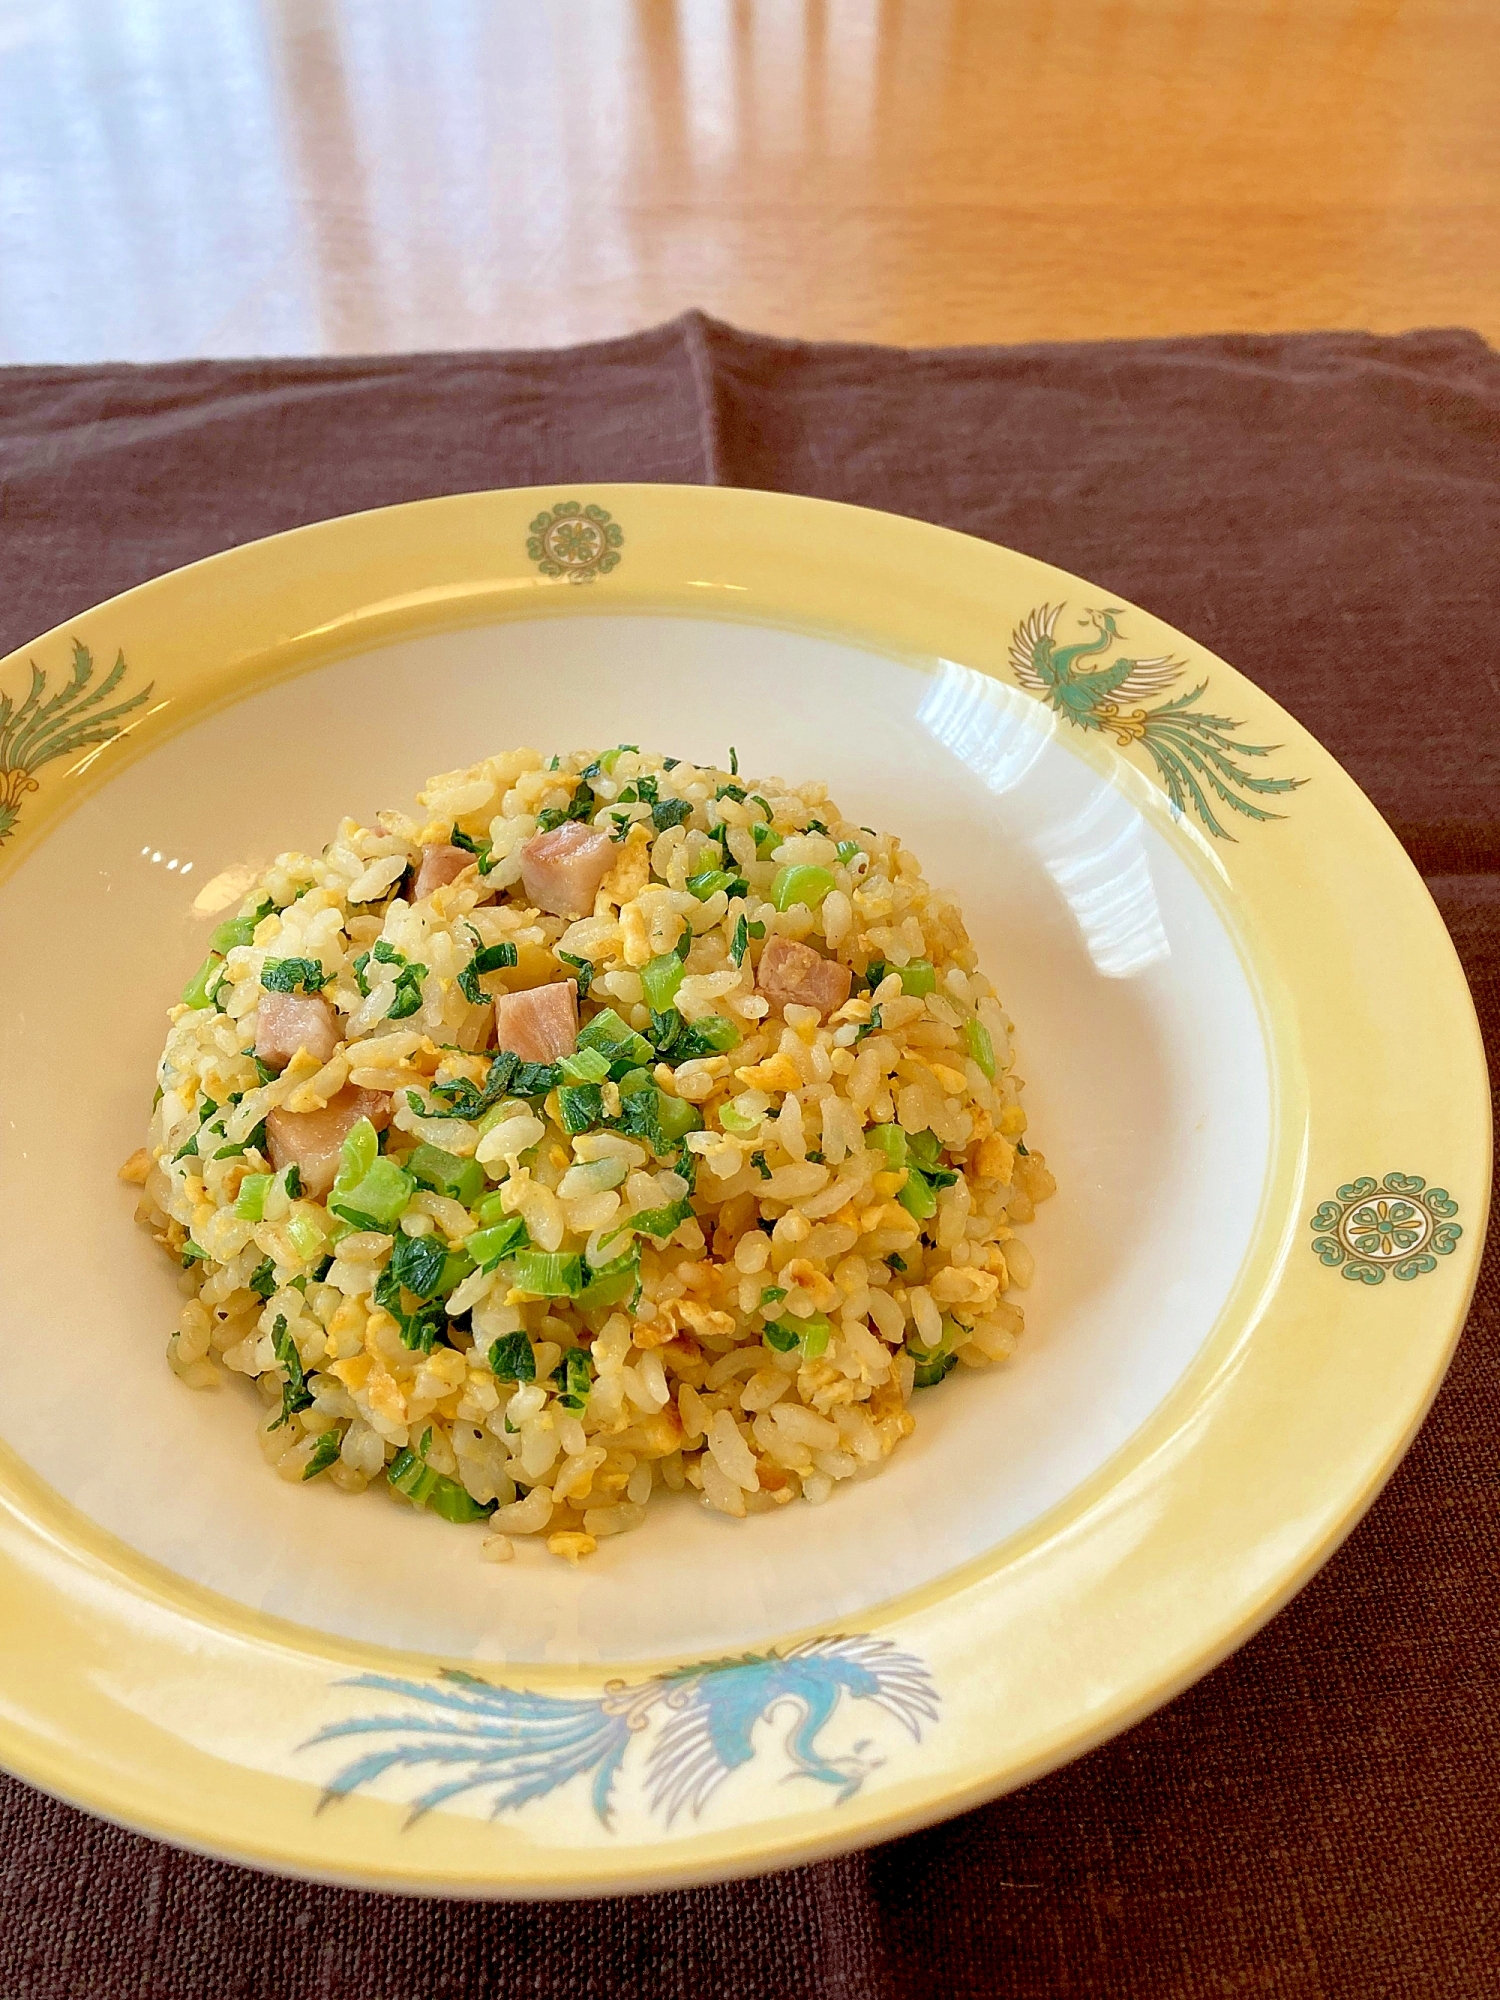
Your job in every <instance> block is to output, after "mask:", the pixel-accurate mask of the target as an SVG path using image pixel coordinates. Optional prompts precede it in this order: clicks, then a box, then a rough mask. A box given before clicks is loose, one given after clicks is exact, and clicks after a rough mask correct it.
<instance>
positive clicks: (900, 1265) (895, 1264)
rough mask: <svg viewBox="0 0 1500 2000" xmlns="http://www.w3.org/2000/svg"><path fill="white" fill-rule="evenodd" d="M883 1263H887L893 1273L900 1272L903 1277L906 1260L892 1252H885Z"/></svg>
mask: <svg viewBox="0 0 1500 2000" xmlns="http://www.w3.org/2000/svg"><path fill="white" fill-rule="evenodd" d="M885 1261H886V1262H887V1264H889V1265H890V1267H891V1269H892V1270H893V1271H900V1272H901V1273H902V1274H903V1275H904V1274H905V1271H906V1259H905V1258H904V1257H898V1256H897V1255H896V1253H895V1251H894V1250H891V1251H888V1252H887V1254H886V1260H885Z"/></svg>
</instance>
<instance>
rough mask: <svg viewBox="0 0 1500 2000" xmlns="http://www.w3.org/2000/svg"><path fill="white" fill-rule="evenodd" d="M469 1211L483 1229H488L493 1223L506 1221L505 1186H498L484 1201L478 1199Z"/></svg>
mask: <svg viewBox="0 0 1500 2000" xmlns="http://www.w3.org/2000/svg"><path fill="white" fill-rule="evenodd" d="M469 1212H470V1214H471V1215H472V1216H473V1217H474V1220H475V1221H476V1222H477V1223H478V1224H479V1227H480V1228H481V1229H488V1228H489V1227H490V1226H491V1224H492V1223H496V1222H504V1221H505V1220H506V1212H505V1190H504V1188H496V1189H495V1190H494V1192H493V1193H492V1194H487V1195H486V1196H485V1197H484V1199H483V1200H482V1201H476V1202H475V1204H474V1206H473V1208H472V1209H471V1210H470V1211H469Z"/></svg>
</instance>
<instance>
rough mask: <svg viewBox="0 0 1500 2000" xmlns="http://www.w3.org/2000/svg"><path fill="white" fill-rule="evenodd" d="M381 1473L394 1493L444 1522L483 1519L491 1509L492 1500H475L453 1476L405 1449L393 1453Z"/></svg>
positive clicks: (488, 1515) (493, 1509)
mask: <svg viewBox="0 0 1500 2000" xmlns="http://www.w3.org/2000/svg"><path fill="white" fill-rule="evenodd" d="M385 1476H386V1478H387V1479H388V1480H389V1481H390V1483H391V1485H392V1486H394V1487H395V1489H396V1491H397V1492H398V1493H404V1494H405V1495H406V1497H407V1498H408V1499H409V1500H410V1501H412V1502H413V1504H414V1505H416V1506H418V1507H426V1508H427V1509H428V1510H429V1511H430V1512H431V1513H434V1514H436V1515H438V1517H439V1518H440V1519H441V1520H444V1521H454V1522H459V1523H462V1522H467V1521H487V1520H488V1519H489V1517H490V1515H491V1514H493V1513H494V1511H495V1502H494V1501H493V1500H489V1501H483V1502H481V1501H479V1500H475V1499H474V1498H473V1497H472V1495H471V1494H470V1493H469V1492H468V1490H467V1489H466V1488H465V1487H463V1486H460V1485H459V1483H458V1481H457V1480H456V1479H447V1478H445V1477H444V1476H443V1474H442V1473H441V1472H434V1471H432V1469H431V1468H430V1467H429V1466H426V1465H424V1464H423V1463H422V1460H421V1459H420V1458H419V1457H418V1456H417V1454H416V1452H414V1451H411V1450H409V1449H408V1450H406V1451H398V1452H397V1454H396V1456H395V1457H394V1458H393V1459H392V1460H391V1463H390V1469H389V1470H388V1471H387V1473H386V1475H385Z"/></svg>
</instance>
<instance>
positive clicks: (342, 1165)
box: [335, 1118, 380, 1192]
mask: <svg viewBox="0 0 1500 2000" xmlns="http://www.w3.org/2000/svg"><path fill="white" fill-rule="evenodd" d="M379 1157H380V1134H379V1133H378V1132H377V1131H376V1130H375V1127H374V1126H373V1125H372V1124H371V1123H370V1121H369V1119H368V1118H361V1119H360V1121H359V1123H358V1124H357V1125H351V1126H350V1127H349V1130H348V1132H347V1133H346V1134H345V1137H344V1143H343V1145H342V1146H341V1147H340V1148H339V1179H340V1180H347V1181H348V1182H349V1183H350V1184H351V1185H352V1184H353V1183H354V1182H355V1181H362V1180H363V1179H364V1177H365V1175H366V1174H367V1173H368V1172H369V1171H370V1169H371V1167H373V1166H374V1164H375V1162H376V1160H377V1159H378V1158H379ZM336 1191H337V1189H335V1192H336Z"/></svg>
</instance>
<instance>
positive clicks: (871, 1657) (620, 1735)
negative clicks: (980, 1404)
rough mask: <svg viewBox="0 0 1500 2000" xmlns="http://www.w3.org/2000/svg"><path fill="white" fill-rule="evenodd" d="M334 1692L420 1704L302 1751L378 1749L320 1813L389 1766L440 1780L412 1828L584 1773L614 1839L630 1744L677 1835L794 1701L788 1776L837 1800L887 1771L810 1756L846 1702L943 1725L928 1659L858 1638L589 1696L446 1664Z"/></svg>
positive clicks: (357, 1764) (858, 1752) (864, 1752)
mask: <svg viewBox="0 0 1500 2000" xmlns="http://www.w3.org/2000/svg"><path fill="white" fill-rule="evenodd" d="M340 1685H341V1686H343V1687H358V1688H374V1689H378V1690H379V1691H380V1692H381V1693H383V1694H393V1695H399V1696H401V1697H403V1698H404V1699H405V1700H407V1701H410V1702H412V1703H415V1704H416V1707H415V1708H414V1709H411V1710H402V1711H398V1712H391V1713H385V1714H380V1715H362V1716H357V1717H355V1718H354V1719H353V1720H351V1721H348V1722H334V1723H330V1724H329V1725H328V1726H327V1728H325V1729H320V1730H319V1731H318V1733H317V1735H316V1736H313V1737H311V1738H309V1740H308V1741H307V1742H306V1743H304V1744H303V1745H302V1746H301V1747H302V1748H303V1749H304V1750H307V1749H311V1748H313V1747H314V1746H315V1745H317V1744H320V1743H331V1742H334V1741H335V1740H338V1739H341V1738H345V1737H350V1738H367V1739H368V1738H378V1739H380V1740H379V1742H378V1744H376V1745H375V1746H374V1747H372V1748H371V1749H369V1750H368V1751H367V1752H366V1753H365V1754H364V1755H363V1756H361V1757H358V1758H356V1759H355V1760H354V1762H353V1763H350V1764H346V1765H345V1766H344V1768H343V1769H342V1770H341V1771H339V1772H338V1773H337V1774H336V1775H335V1776H334V1777H333V1778H332V1779H331V1780H330V1781H329V1783H328V1785H327V1788H326V1790H325V1792H324V1795H323V1799H322V1802H321V1805H320V1807H319V1810H320V1811H321V1810H322V1806H326V1805H328V1804H330V1803H331V1802H332V1801H333V1800H335V1799H341V1798H346V1797H347V1796H348V1795H349V1793H351V1792H355V1791H358V1790H359V1789H360V1787H361V1786H363V1785H368V1784H370V1783H372V1782H373V1781H374V1780H375V1779H377V1778H380V1777H382V1776H384V1774H385V1773H386V1772H388V1771H393V1770H400V1769H411V1770H422V1771H427V1772H435V1773H436V1774H437V1775H436V1781H435V1782H433V1783H431V1784H429V1785H428V1787H427V1789H426V1790H425V1791H423V1792H421V1793H420V1794H419V1795H418V1797H417V1798H415V1799H414V1800H413V1801H412V1804H411V1813H410V1819H409V1820H408V1824H411V1822H412V1821H414V1820H418V1819H420V1818H421V1817H422V1815H423V1814H424V1813H429V1812H432V1811H433V1810H434V1809H435V1808H436V1807H439V1806H442V1805H446V1804H447V1802H448V1801H449V1800H450V1799H454V1798H457V1797H458V1796H459V1795H460V1794H461V1793H465V1792H481V1793H482V1792H489V1793H490V1794H492V1796H491V1800H490V1817H491V1818H492V1819H493V1818H496V1817H497V1816H498V1815H499V1814H500V1813H502V1812H508V1811H513V1810H514V1809H515V1808H516V1807H518V1806H523V1805H525V1804H526V1803H527V1802H528V1800H531V1799H538V1798H542V1797H544V1796H545V1795H546V1794H547V1793H549V1792H554V1791H556V1790H557V1789H558V1788H559V1787H560V1786H562V1785H565V1784H567V1783H568V1782H569V1780H570V1779H573V1778H577V1777H582V1776H586V1775H589V1774H592V1780H593V1782H592V1785H591V1788H590V1797H591V1800H592V1803H593V1808H594V1811H595V1813H596V1814H597V1815H598V1818H599V1820H600V1822H601V1823H602V1824H603V1825H604V1826H606V1827H610V1828H611V1829H612V1827H613V1810H614V1802H613V1793H614V1784H615V1779H616V1777H617V1776H618V1775H619V1772H620V1768H621V1766H622V1764H623V1763H624V1761H625V1758H626V1755H627V1753H628V1751H629V1750H630V1747H631V1745H632V1744H633V1743H634V1742H635V1741H636V1740H637V1739H638V1738H640V1737H643V1736H649V1737H650V1738H651V1748H650V1751H649V1754H648V1756H647V1758H646V1764H645V1786H646V1795H647V1799H648V1802H649V1808H650V1811H651V1812H652V1813H653V1814H659V1815H660V1816H661V1817H662V1819H663V1821H664V1823H665V1824H666V1825H667V1826H671V1824H672V1823H673V1821H674V1820H675V1819H676V1818H677V1816H678V1815H679V1814H680V1813H682V1812H683V1811H690V1812H691V1813H692V1815H693V1817H694V1818H696V1817H697V1816H698V1815H699V1814H700V1813H701V1812H702V1810H703V1808H704V1806H705V1805H706V1804H707V1802H708V1800H709V1799H710V1798H711V1797H712V1796H713V1794H714V1792H715V1791H717V1789H718V1788H719V1786H720V1785H721V1784H722V1783H723V1782H724V1780H725V1779H726V1778H727V1777H728V1776H729V1775H730V1773H731V1772H732V1771H736V1770H738V1769H739V1768H740V1767H741V1766H742V1765H745V1764H748V1763H750V1762H751V1760H752V1759H753V1758H754V1757H755V1756H756V1755H757V1751H756V1748H755V1743H754V1735H755V1729H756V1725H757V1724H758V1723H760V1722H763V1721H767V1720H769V1719H770V1718H771V1716H772V1715H773V1713H774V1712H775V1711H776V1710H778V1709H782V1708H788V1707H789V1708H790V1709H791V1710H792V1711H793V1714H792V1720H791V1724H790V1727H789V1728H788V1730H787V1732H786V1736H785V1739H784V1747H785V1752H786V1756H787V1758H788V1759H789V1761H790V1764H791V1769H790V1770H789V1771H788V1772H787V1773H786V1776H787V1777H788V1778H796V1777H804V1778H812V1779H814V1780H815V1781H816V1782H817V1783H819V1784H822V1785H826V1786H827V1787H828V1788H829V1790H830V1791H831V1793H832V1794H833V1798H834V1800H836V1801H837V1802H839V1803H842V1802H843V1801H844V1800H845V1799H849V1798H852V1797H853V1796H854V1794H855V1793H856V1792H857V1791H858V1790H859V1788H860V1786H861V1785H862V1784H863V1783H864V1781H865V1779H866V1778H867V1777H868V1776H869V1774H870V1773H871V1772H872V1771H874V1770H878V1769H879V1767H880V1765H881V1764H882V1763H883V1762H884V1761H885V1760H884V1759H883V1758H882V1757H880V1756H878V1755H872V1754H871V1752H872V1747H873V1746H872V1744H871V1741H870V1739H869V1738H868V1737H866V1738H862V1739H861V1740H860V1741H859V1742H857V1743H856V1744H855V1745H854V1747H853V1749H852V1750H851V1751H849V1752H848V1753H846V1754H844V1755H842V1756H838V1755H832V1754H828V1753H825V1752H824V1751H823V1750H821V1749H820V1748H819V1743H818V1739H819V1737H820V1736H821V1734H822V1732H823V1730H824V1729H825V1728H826V1726H827V1725H828V1723H829V1722H830V1721H831V1720H832V1717H833V1714H834V1711H835V1710H836V1709H837V1708H838V1707H839V1705H840V1703H841V1702H842V1701H843V1700H844V1698H845V1697H846V1696H848V1697H849V1698H850V1699H852V1700H854V1701H864V1702H870V1703H873V1704H874V1706H875V1707H877V1708H881V1709H884V1710H885V1712H886V1713H887V1714H888V1715H891V1716H894V1717H895V1719H896V1720H897V1721H898V1722H900V1723H901V1724H902V1726H903V1727H904V1728H905V1729H906V1731H907V1732H908V1734H909V1735H910V1736H911V1737H912V1739H913V1741H915V1742H920V1741H921V1736H922V1724H923V1722H924V1721H926V1722H935V1721H936V1720H937V1719H938V1697H937V1691H936V1689H935V1688H934V1686H933V1682H932V1676H931V1675H930V1673H929V1672H928V1670H927V1668H926V1666H925V1665H924V1664H923V1662H922V1661H921V1660H919V1659H918V1658H917V1657H916V1656H915V1654H912V1653H905V1652H902V1651H901V1650H900V1649H899V1648H898V1647H896V1646H894V1645H892V1644H891V1642H890V1641H889V1640H888V1639H876V1638H873V1637H871V1636H869V1635H868V1634H856V1635H853V1636H839V1637H834V1638H826V1639H809V1640H806V1641H804V1642H803V1643H802V1644H801V1645H798V1646H793V1647H791V1648H789V1649H788V1650H787V1651H786V1652H784V1653H783V1652H769V1653H745V1654H742V1655H740V1656H738V1657H737V1658H733V1659H725V1660H706V1661H702V1662H700V1663H698V1664H697V1665H695V1666H691V1667H679V1668H676V1669H673V1670H672V1671H670V1672H668V1673H664V1674H657V1675H653V1677H652V1678H651V1679H650V1680H645V1681H637V1682H634V1683H632V1682H627V1681H610V1682H609V1683H608V1684H607V1685H606V1687H605V1690H604V1693H603V1694H602V1695H600V1696H597V1697H593V1698H579V1699H569V1698H567V1697H565V1696H560V1695H547V1694H534V1693H530V1692H528V1691H527V1690H525V1689H521V1688H507V1687H497V1686H496V1685H495V1684H494V1683H493V1682H492V1681H487V1680H483V1679H481V1678H480V1676H479V1675H477V1674H470V1673H465V1672H462V1671H460V1670H458V1669H455V1668H448V1669H445V1670H444V1672H443V1673H442V1675H441V1677H440V1678H439V1680H437V1681H436V1682H432V1681H417V1680H403V1679H401V1678H398V1677H397V1676H395V1675H390V1674H358V1675H356V1676H354V1677H353V1678H352V1679H350V1680H347V1681H343V1682H341V1683H340Z"/></svg>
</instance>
